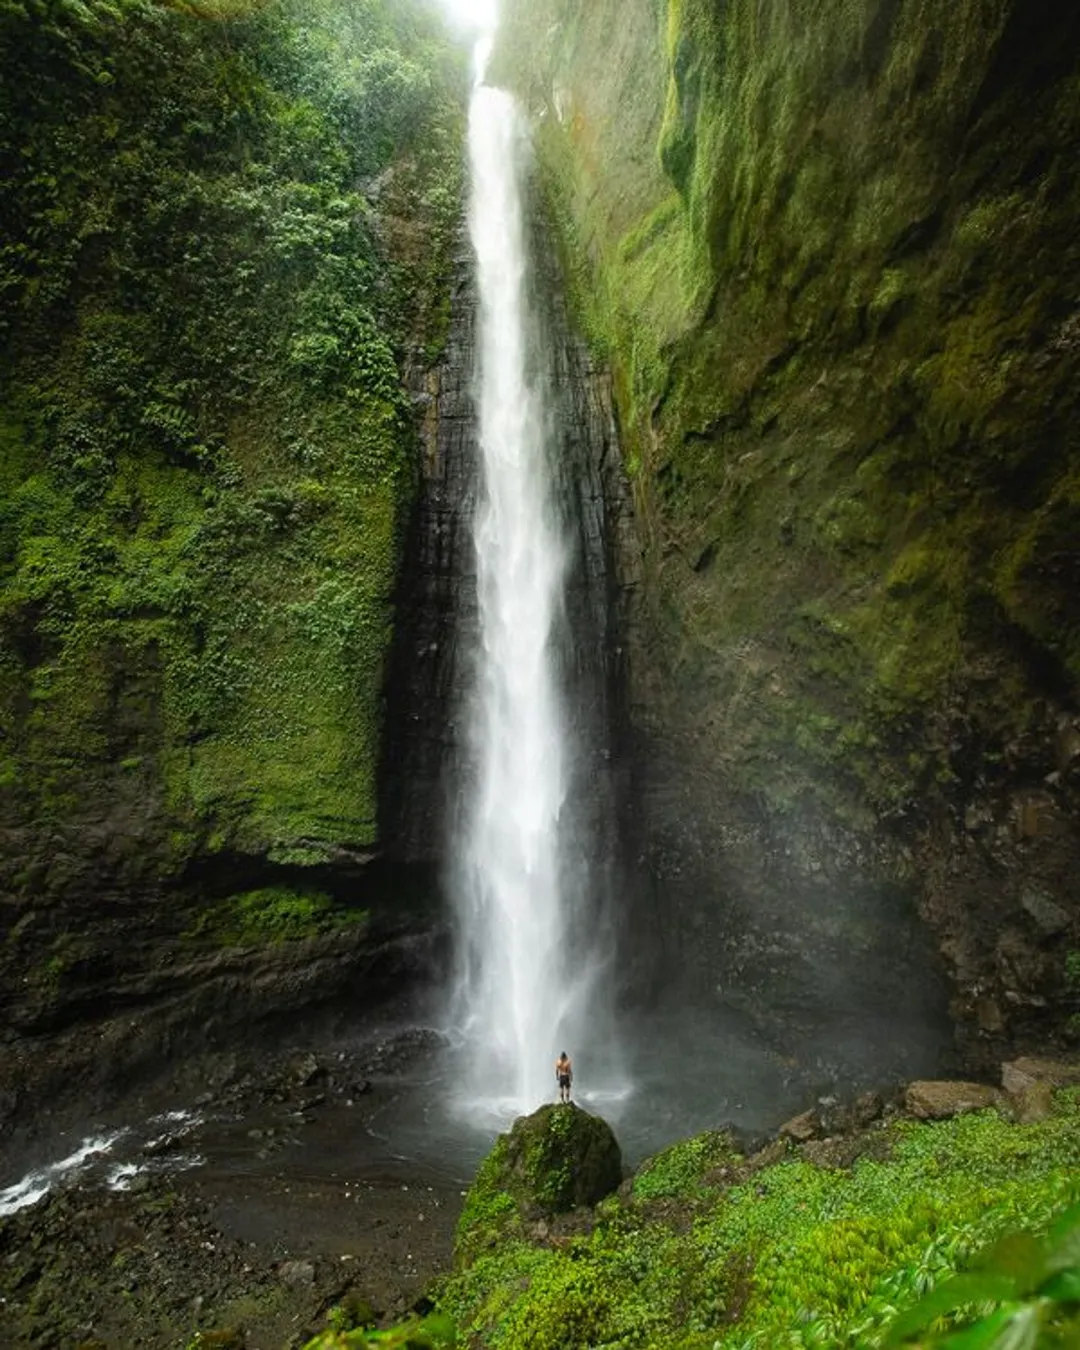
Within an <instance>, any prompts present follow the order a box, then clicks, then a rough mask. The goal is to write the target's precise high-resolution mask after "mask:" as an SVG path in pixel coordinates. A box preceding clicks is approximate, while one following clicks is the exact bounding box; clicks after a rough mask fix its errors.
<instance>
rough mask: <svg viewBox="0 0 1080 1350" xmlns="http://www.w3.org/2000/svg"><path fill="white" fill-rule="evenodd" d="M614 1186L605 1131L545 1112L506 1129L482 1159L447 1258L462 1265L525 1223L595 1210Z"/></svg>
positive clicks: (618, 1158)
mask: <svg viewBox="0 0 1080 1350" xmlns="http://www.w3.org/2000/svg"><path fill="white" fill-rule="evenodd" d="M621 1180H622V1154H621V1152H620V1149H619V1144H618V1141H617V1140H616V1138H615V1136H614V1134H613V1133H612V1131H611V1127H610V1126H609V1125H608V1123H607V1122H606V1121H605V1120H602V1119H601V1118H600V1117H599V1116H593V1115H590V1114H589V1113H588V1112H587V1111H582V1110H580V1109H579V1108H578V1107H576V1106H573V1105H569V1104H567V1105H548V1106H542V1107H541V1108H540V1109H539V1110H538V1111H534V1112H533V1114H532V1115H531V1116H521V1117H519V1118H518V1119H517V1120H515V1121H514V1124H513V1127H512V1129H511V1130H510V1132H509V1133H508V1134H501V1135H500V1136H499V1138H498V1139H497V1140H496V1142H495V1147H494V1148H493V1149H492V1151H491V1152H490V1153H489V1154H488V1156H487V1157H486V1158H485V1159H484V1161H483V1163H482V1164H481V1166H480V1171H479V1172H478V1173H477V1176H476V1180H475V1181H474V1182H473V1184H472V1187H471V1188H470V1190H469V1193H468V1196H467V1197H466V1200H465V1208H464V1210H463V1212H462V1215H461V1221H460V1223H459V1225H458V1237H457V1246H456V1249H455V1256H456V1259H457V1262H458V1264H459V1265H467V1264H468V1263H469V1262H470V1261H472V1260H473V1259H474V1258H475V1256H476V1255H477V1254H478V1253H479V1252H481V1251H483V1250H484V1249H485V1248H487V1247H490V1246H492V1245H494V1244H495V1243H496V1242H498V1241H499V1240H500V1239H502V1238H503V1237H505V1236H507V1235H508V1234H509V1233H511V1232H514V1231H520V1230H521V1228H522V1226H523V1224H524V1223H525V1222H527V1221H530V1220H539V1219H549V1218H552V1217H553V1216H554V1215H556V1214H565V1213H567V1212H568V1211H569V1210H572V1209H576V1208H578V1206H581V1205H595V1204H596V1203H597V1202H598V1201H600V1200H602V1199H603V1198H604V1197H605V1196H606V1195H610V1194H611V1193H612V1191H614V1190H615V1189H616V1188H617V1187H618V1185H619V1183H620V1182H621Z"/></svg>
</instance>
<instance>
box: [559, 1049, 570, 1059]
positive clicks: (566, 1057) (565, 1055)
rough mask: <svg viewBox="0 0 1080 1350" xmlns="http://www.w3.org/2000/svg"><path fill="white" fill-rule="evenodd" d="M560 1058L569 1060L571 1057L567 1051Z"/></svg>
mask: <svg viewBox="0 0 1080 1350" xmlns="http://www.w3.org/2000/svg"><path fill="white" fill-rule="evenodd" d="M559 1058H560V1059H569V1058H570V1056H569V1055H568V1054H567V1053H566V1051H565V1050H563V1051H562V1052H561V1053H560V1055H559Z"/></svg>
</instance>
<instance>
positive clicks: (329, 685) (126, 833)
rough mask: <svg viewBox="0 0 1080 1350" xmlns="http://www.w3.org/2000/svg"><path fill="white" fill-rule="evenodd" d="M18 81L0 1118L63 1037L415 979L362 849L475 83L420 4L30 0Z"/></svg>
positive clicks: (7, 302)
mask: <svg viewBox="0 0 1080 1350" xmlns="http://www.w3.org/2000/svg"><path fill="white" fill-rule="evenodd" d="M0 60H2V63H3V69H4V91H3V96H2V104H0V176H2V178H3V183H4V187H3V194H2V197H0V233H2V236H3V241H4V242H3V248H2V250H0V301H2V308H0V916H2V921H3V929H4V937H3V942H2V943H0V989H2V994H0V1012H2V1014H3V1020H4V1028H3V1036H2V1041H0V1060H2V1063H0V1068H2V1069H3V1074H2V1077H3V1081H4V1083H5V1089H4V1092H3V1094H2V1096H3V1102H2V1103H0V1107H2V1108H3V1109H0V1124H2V1121H3V1116H4V1114H5V1113H6V1110H7V1108H8V1107H10V1105H11V1099H12V1095H13V1093H16V1092H17V1090H18V1085H19V1084H20V1082H22V1081H23V1077H24V1075H26V1074H31V1073H32V1072H36V1071H37V1069H39V1068H40V1066H41V1059H42V1057H41V1055H40V1054H39V1053H38V1049H37V1048H36V1047H38V1046H40V1045H41V1044H42V1042H41V1041H40V1040H39V1039H38V1038H40V1037H44V1036H52V1037H60V1038H63V1037H64V1036H66V1035H68V1033H69V1032H70V1035H71V1037H72V1038H73V1046H74V1045H75V1043H76V1042H77V1043H78V1044H79V1045H81V1046H82V1047H83V1052H85V1053H83V1052H79V1054H76V1051H75V1049H74V1048H73V1049H72V1056H74V1058H76V1059H81V1060H82V1061H88V1060H89V1061H91V1062H92V1063H93V1064H94V1065H95V1069H94V1071H95V1072H100V1073H103V1074H104V1073H108V1072H110V1069H111V1068H116V1069H119V1066H121V1065H123V1064H124V1063H125V1062H127V1061H129V1060H133V1059H137V1058H140V1057H142V1058H148V1057H149V1058H152V1057H153V1056H155V1055H159V1054H161V1053H163V1052H167V1051H168V1049H169V1048H170V1046H171V1045H175V1044H176V1043H177V1038H179V1037H182V1036H183V1035H186V1034H187V1035H193V1036H194V1037H196V1038H202V1039H204V1040H210V1039H212V1038H213V1037H214V1036H215V1035H216V1034H217V1033H218V1032H224V1031H226V1030H227V1029H228V1028H231V1027H232V1028H234V1027H235V1026H236V1025H237V1023H238V1022H242V1021H243V1020H244V1018H245V1017H246V1016H251V1017H256V1016H259V1015H263V1014H266V1013H269V1012H271V1011H274V1012H276V1013H278V1014H286V1015H287V1014H288V1013H289V1011H290V1010H291V1009H295V1008H297V1007H300V1006H303V1005H304V1004H305V1003H308V1002H311V1001H317V1000H319V999H325V998H327V997H329V996H331V995H332V994H334V993H335V992H338V993H340V992H341V991H342V990H343V989H346V988H347V989H349V990H350V993H351V997H352V998H353V999H354V1000H356V1001H358V1002H361V1001H363V1000H365V999H369V998H373V997H375V996H376V995H377V993H379V992H380V991H381V992H385V990H386V988H387V987H388V986H392V985H393V981H394V977H395V973H397V972H399V971H401V970H402V969H410V968H411V967H412V966H414V965H415V964H416V961H417V960H418V959H419V958H418V956H417V954H416V952H415V950H414V947H415V943H414V938H415V935H417V934H422V933H423V932H425V931H426V929H427V927H428V926H429V919H428V917H427V916H424V917H422V918H418V917H417V916H416V915H415V914H414V913H410V911H409V909H408V906H407V905H405V904H402V903H401V902H400V900H399V897H398V896H397V894H396V892H395V888H394V886H393V884H392V880H391V879H390V878H388V877H387V876H386V874H385V869H381V870H380V866H379V865H378V864H377V863H373V862H372V861H371V859H372V855H373V854H374V853H375V852H376V851H377V848H378V844H379V835H378V823H377V785H376V776H377V767H378V759H379V749H380V738H381V732H382V692H383V682H384V673H385V671H384V658H385V655H386V651H387V647H388V642H389V637H390V633H391V627H392V592H393V588H394V586H395V584H396V577H397V571H398V567H399V563H400V558H401V552H402V543H403V534H404V526H405V522H406V520H407V518H408V514H409V511H410V509H411V503H412V499H413V495H414V491H415V485H416V479H417V472H416V458H417V457H416V445H417V439H418V430H417V419H416V415H415V410H414V408H413V407H412V405H411V404H410V401H409V397H408V389H409V387H410V386H411V385H414V384H415V383H416V381H417V379H418V378H421V377H420V376H417V374H416V372H423V371H424V370H425V369H427V368H428V367H430V366H431V365H432V364H433V363H435V362H436V361H437V360H438V359H439V356H440V354H441V350H442V346H443V343H444V341H445V334H446V306H447V293H448V289H449V270H450V266H451V250H452V245H453V240H454V237H455V234H456V230H457V225H458V220H459V215H460V202H461V161H460V143H461V136H462V127H463V118H464V111H463V109H464V98H465V92H466V89H467V84H468V76H467V70H466V66H467V61H466V56H465V53H464V52H463V51H460V50H459V49H458V48H457V46H455V45H454V44H452V43H451V41H450V40H449V38H448V36H447V35H446V33H445V32H444V30H443V27H442V25H441V23H440V21H439V19H438V16H437V14H435V13H434V12H433V11H432V10H431V9H430V7H428V6H426V5H424V4H422V3H420V4H413V3H411V2H410V0H401V3H394V4H390V3H382V0H373V2H372V3H369V4H365V5H362V6H353V7H351V8H346V7H343V6H340V5H336V4H333V3H329V2H325V0H317V2H316V3H315V4H306V3H305V4H302V5H297V4H293V3H291V0H271V2H270V3H258V4H255V3H251V4H249V3H245V2H243V0H235V2H233V0H229V2H228V3H221V4H212V5H191V6H187V5H183V4H178V5H165V4H158V3H153V2H152V0H121V2H120V3H119V4H105V3H98V0H90V3H88V4H85V5H83V4H73V3H67V2H66V0H28V2H27V3H25V4H23V3H21V2H18V0H17V2H16V3H13V4H8V5H5V6H4V7H3V12H2V14H0ZM283 938H296V939H303V941H298V942H297V943H296V944H290V946H292V947H293V950H292V954H291V955H290V952H289V951H288V950H287V949H286V946H285V945H283V944H282V943H281V941H280V940H281V939H283ZM151 1014H154V1016H151ZM95 1023H99V1024H100V1025H98V1026H97V1028H96V1030H94V1031H93V1033H91V1031H90V1030H89V1029H88V1028H90V1027H92V1026H93V1025H94V1024H95ZM165 1023H168V1025H169V1026H171V1028H172V1031H171V1032H168V1031H167V1030H163V1027H164V1025H165ZM185 1028H186V1031H185V1030H184V1029H185ZM94 1037H97V1040H94ZM80 1038H81V1039H80ZM87 1047H89V1048H87ZM69 1068H70V1066H69ZM59 1077H60V1079H61V1081H65V1082H68V1083H69V1084H70V1082H71V1081H72V1077H73V1075H72V1073H71V1072H70V1071H63V1072H61V1073H60V1075H59Z"/></svg>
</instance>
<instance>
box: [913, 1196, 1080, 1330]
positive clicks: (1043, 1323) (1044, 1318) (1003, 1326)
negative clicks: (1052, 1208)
mask: <svg viewBox="0 0 1080 1350" xmlns="http://www.w3.org/2000/svg"><path fill="white" fill-rule="evenodd" d="M972 1264H973V1269H972V1271H971V1272H970V1273H969V1272H965V1273H963V1274H960V1275H954V1276H952V1277H951V1278H950V1279H948V1280H944V1281H942V1283H941V1284H940V1285H938V1286H937V1287H936V1288H934V1289H932V1290H931V1291H930V1293H929V1294H927V1295H926V1296H925V1297H924V1298H922V1299H920V1301H919V1302H918V1303H917V1304H916V1305H915V1307H914V1308H911V1309H909V1310H907V1311H905V1312H904V1313H903V1314H901V1316H900V1317H898V1318H897V1319H896V1320H895V1321H894V1322H893V1323H892V1326H891V1328H890V1332H889V1338H888V1342H887V1343H888V1344H889V1345H901V1344H905V1343H908V1342H909V1341H910V1339H911V1338H912V1337H913V1336H915V1335H919V1334H920V1333H925V1332H927V1331H928V1330H929V1328H930V1327H931V1326H932V1325H933V1324H935V1323H937V1324H940V1322H941V1321H943V1320H952V1318H953V1317H957V1318H958V1320H960V1321H961V1322H962V1321H963V1320H964V1311H965V1310H966V1309H969V1308H972V1307H981V1306H985V1305H987V1304H989V1305H992V1307H993V1311H992V1312H990V1313H988V1314H987V1315H986V1316H985V1317H983V1318H981V1319H979V1320H978V1321H976V1322H975V1323H974V1324H973V1325H972V1326H971V1327H970V1328H969V1329H967V1330H965V1331H963V1332H959V1333H957V1334H956V1335H951V1334H948V1333H945V1334H942V1335H937V1336H934V1335H930V1336H929V1338H928V1339H920V1344H922V1345H938V1346H943V1347H948V1346H953V1347H955V1350H963V1347H964V1346H967V1347H969V1350H971V1347H975V1348H976V1350H977V1347H979V1346H982V1347H984V1350H1009V1347H1010V1346H1012V1347H1014V1350H1015V1347H1018V1346H1031V1347H1038V1346H1045V1347H1047V1348H1048V1350H1049V1347H1051V1346H1060V1347H1062V1348H1063V1350H1064V1347H1066V1346H1070V1345H1075V1344H1076V1342H1077V1339H1078V1338H1080V1206H1078V1205H1074V1206H1073V1207H1072V1208H1071V1209H1068V1210H1066V1212H1065V1213H1064V1214H1062V1215H1061V1216H1060V1217H1059V1218H1057V1219H1056V1220H1055V1221H1054V1223H1053V1224H1052V1225H1051V1227H1050V1230H1049V1232H1047V1233H1046V1234H1045V1235H1043V1236H1041V1237H1036V1236H1033V1235H1032V1234H1030V1233H1020V1234H1017V1233H1010V1234H1009V1235H1008V1236H1007V1237H1005V1238H1003V1239H1002V1240H1001V1241H1000V1242H999V1243H997V1244H995V1246H994V1247H992V1248H991V1249H990V1250H988V1251H983V1252H980V1253H979V1254H978V1256H977V1258H976V1260H975V1261H974V1262H973V1263H972Z"/></svg>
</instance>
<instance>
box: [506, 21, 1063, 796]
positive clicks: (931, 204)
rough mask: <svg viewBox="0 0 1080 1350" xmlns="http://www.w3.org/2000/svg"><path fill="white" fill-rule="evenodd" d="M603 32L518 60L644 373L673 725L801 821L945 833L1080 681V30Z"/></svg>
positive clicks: (635, 464) (553, 29)
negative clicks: (946, 809) (1079, 330)
mask: <svg viewBox="0 0 1080 1350" xmlns="http://www.w3.org/2000/svg"><path fill="white" fill-rule="evenodd" d="M587 9H588V12H587V13H585V12H583V7H581V6H577V5H573V4H571V3H569V2H568V0H541V2H540V3H534V2H532V0H530V3H529V4H528V5H526V4H524V3H520V4H515V3H511V4H510V6H509V10H510V24H509V27H508V31H507V41H506V44H505V49H504V52H503V55H502V61H503V64H504V67H505V70H506V73H507V74H508V75H509V77H510V78H512V79H513V80H514V81H515V82H516V83H517V84H518V86H519V87H521V88H522V89H523V91H524V92H525V93H526V95H527V97H528V98H529V100H530V103H531V105H532V106H533V107H534V108H543V110H544V116H543V118H542V120H541V121H539V123H538V127H539V135H540V142H541V148H542V152H543V157H544V162H545V166H546V169H547V176H548V182H549V187H550V194H551V199H552V205H553V209H554V212H555V215H556V218H557V220H558V221H559V224H560V228H561V232H562V235H563V239H564V249H565V253H566V255H567V257H568V259H569V261H570V267H569V269H568V270H569V274H570V277H571V281H572V286H573V291H574V296H575V300H576V304H577V307H578V310H579V312H580V315H581V318H582V321H583V324H584V326H585V328H586V331H587V332H588V333H589V335H590V337H591V339H592V340H593V343H594V345H595V346H596V347H597V348H598V349H599V350H601V351H602V352H603V353H604V354H605V355H606V356H607V357H608V358H609V359H610V361H611V363H612V365H613V367H614V374H615V388H616V393H617V397H618V403H619V410H620V414H621V422H622V428H623V433H624V437H625V451H626V457H627V463H628V466H629V468H630V471H631V473H632V474H633V476H634V480H635V501H636V504H637V506H638V508H639V510H640V512H641V513H642V517H643V529H642V536H643V538H644V539H645V540H646V541H648V549H647V553H646V559H645V565H646V582H647V584H646V587H645V594H646V597H647V599H648V602H649V603H650V605H651V609H652V620H653V624H654V627H655V630H656V638H655V640H653V641H652V642H651V644H650V647H649V651H650V655H651V656H655V655H656V654H660V656H661V657H662V658H663V659H664V660H665V664H666V676H667V681H666V682H667V688H668V691H669V692H668V696H669V698H670V704H671V712H670V718H669V720H670V723H671V725H673V726H676V727H679V726H686V727H688V728H692V729H693V731H692V739H693V742H694V744H695V745H697V746H698V747H699V749H700V753H701V754H702V756H703V759H704V760H705V761H706V762H707V763H709V764H715V763H722V764H723V765H724V772H725V775H726V777H727V778H728V780H729V781H731V782H732V783H733V784H736V785H737V786H739V787H741V788H742V789H743V790H744V791H745V792H747V793H749V794H752V795H753V797H754V799H755V801H757V802H759V803H763V804H765V805H766V806H768V807H770V808H771V809H773V810H775V811H777V812H787V811H789V810H791V809H792V806H793V804H794V803H798V802H800V801H802V802H809V801H812V802H814V803H815V804H816V805H817V806H819V807H823V808H824V809H825V810H827V811H829V812H831V813H833V814H834V815H835V816H837V817H838V818H840V819H843V820H847V821H849V822H850V821H851V820H853V819H856V818H860V817H861V818H864V819H865V818H867V808H868V807H869V808H870V812H871V813H873V814H874V815H877V816H879V817H880V816H888V817H891V816H893V815H894V814H896V813H898V812H907V813H915V814H916V815H917V814H919V813H920V812H923V811H925V810H926V809H927V807H928V805H929V804H930V803H934V802H938V801H940V800H942V799H943V798H949V797H950V796H951V794H953V792H954V790H955V789H956V788H957V786H958V785H959V787H960V788H961V789H962V788H963V787H964V786H965V775H967V774H969V772H970V771H969V768H968V767H966V766H970V764H971V763H972V762H974V761H975V760H976V759H980V760H982V762H984V763H993V762H994V757H995V756H997V757H999V759H1000V757H1001V756H1002V754H1003V752H1004V747H1005V746H1007V745H1008V744H1010V743H1011V742H1013V741H1015V739H1016V738H1017V737H1019V736H1022V735H1024V734H1026V733H1029V732H1031V731H1033V730H1042V731H1044V732H1045V730H1046V729H1045V727H1044V726H1042V724H1041V723H1040V721H1039V719H1040V717H1041V716H1042V712H1041V710H1042V709H1043V708H1044V706H1045V700H1046V699H1047V698H1048V697H1050V698H1053V697H1055V691H1059V690H1061V689H1063V688H1075V687H1076V683H1077V681H1078V680H1080V624H1078V621H1077V614H1076V609H1075V605H1073V604H1072V602H1071V598H1070V597H1071V596H1072V594H1073V589H1074V580H1073V579H1072V578H1074V576H1075V568H1076V558H1077V551H1076V540H1077V538H1078V535H1077V532H1076V525H1077V521H1078V517H1077V508H1078V502H1080V495H1078V484H1080V465H1078V462H1077V459H1076V448H1075V446H1076V442H1075V437H1074V436H1073V435H1072V434H1071V432H1070V430H1069V428H1070V427H1071V426H1072V425H1073V424H1074V423H1075V419H1076V417H1077V416H1078V413H1080V409H1078V406H1077V390H1078V388H1080V379H1078V376H1080V370H1078V366H1080V344H1078V343H1077V341H1076V338H1075V317H1074V316H1073V307H1074V306H1073V295H1074V291H1075V288H1076V284H1077V278H1078V277H1080V243H1078V240H1077V236H1076V231H1075V229H1074V228H1073V223H1074V221H1075V218H1076V213H1077V209H1078V199H1077V193H1076V184H1075V180H1074V178H1073V177H1071V176H1070V174H1069V172H1068V170H1067V167H1066V166H1067V165H1068V164H1069V163H1071V162H1072V159H1073V158H1075V154H1076V152H1077V150H1080V114H1078V109H1080V102H1078V100H1077V98H1076V92H1077V84H1076V75H1075V73H1074V72H1073V71H1072V70H1071V69H1070V66H1069V63H1068V61H1067V60H1066V59H1064V57H1063V56H1062V55H1060V54H1059V55H1055V52H1058V53H1063V52H1064V51H1066V50H1070V51H1071V50H1072V48H1071V47H1069V42H1071V38H1067V36H1066V35H1065V33H1064V28H1062V30H1061V32H1058V29H1057V27H1056V25H1058V23H1059V22H1060V24H1061V25H1064V26H1065V27H1067V26H1068V25H1069V24H1071V22H1072V20H1071V18H1067V17H1066V16H1065V15H1064V14H1062V16H1061V18H1060V21H1059V20H1058V19H1057V18H1054V19H1050V18H1048V19H1047V20H1046V22H1042V21H1040V22H1039V23H1037V24H1030V25H1029V24H1027V21H1026V20H1025V19H1024V18H1023V16H1022V12H1021V7H1018V6H1007V5H990V6H988V5H986V4H984V3H981V0H964V3H959V4H956V5H952V6H950V7H949V8H948V10H947V11H942V12H941V13H940V14H935V16H934V17H933V19H932V20H931V19H930V18H928V16H927V11H926V8H925V6H924V5H922V4H920V3H917V2H916V0H898V3H895V4H885V3H881V4H877V3H869V0H867V2H866V3H863V2H862V0H859V2H858V3H848V2H847V0H829V3H827V4H825V5H821V4H815V3H810V0H795V2H794V3H791V4H786V5H766V6H762V5H760V4H758V3H756V0H731V3H729V4H725V5H724V6H720V7H718V6H717V5H715V4H713V3H711V0H668V3H667V4H666V5H664V6H661V7H660V9H661V15H662V17H661V21H660V24H659V26H658V25H657V14H656V7H655V6H652V5H647V4H644V3H633V4H628V5H627V4H622V3H616V0H598V3H597V4H595V5H590V6H588V7H587ZM1070 32H1071V29H1070ZM517 53H528V57H529V60H528V64H527V65H526V64H525V63H524V62H521V63H519V64H518V65H515V59H516V54H517ZM631 94H632V99H631ZM631 102H633V106H631ZM646 145H649V146H651V147H652V148H653V154H652V156H651V158H650V156H649V155H648V154H646V153H644V147H645V146H646ZM655 687H656V686H655V684H651V685H650V688H651V689H654V688H655ZM958 708H962V709H963V712H962V714H960V713H958V712H957V709H958ZM658 715H659V714H657V712H656V710H655V709H654V716H658Z"/></svg>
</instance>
